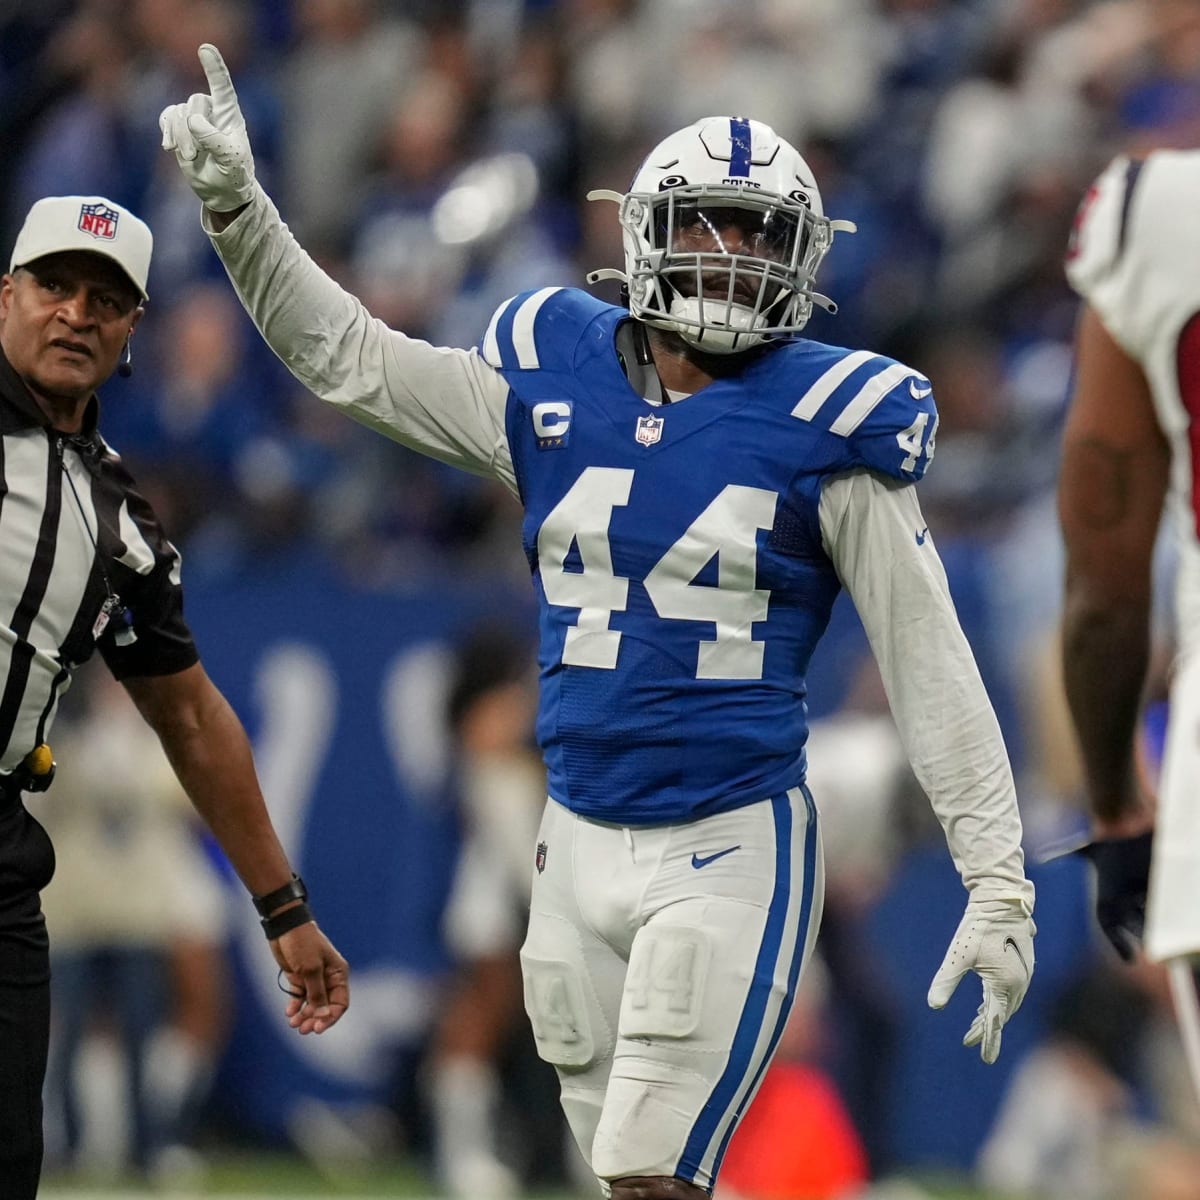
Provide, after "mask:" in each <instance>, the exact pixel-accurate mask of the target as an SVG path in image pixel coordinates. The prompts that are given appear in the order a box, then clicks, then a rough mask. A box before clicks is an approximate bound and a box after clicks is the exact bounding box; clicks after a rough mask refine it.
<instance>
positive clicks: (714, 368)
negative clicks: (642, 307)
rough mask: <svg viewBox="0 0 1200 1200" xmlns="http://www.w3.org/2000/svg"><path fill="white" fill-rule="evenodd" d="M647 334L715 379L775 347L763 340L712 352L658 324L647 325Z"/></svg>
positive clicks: (742, 368) (652, 340)
mask: <svg viewBox="0 0 1200 1200" xmlns="http://www.w3.org/2000/svg"><path fill="white" fill-rule="evenodd" d="M645 328H646V334H647V336H648V337H649V339H650V341H651V343H652V344H654V345H655V346H658V347H660V348H661V349H662V350H664V351H665V352H666V353H668V354H672V355H674V356H675V357H676V358H684V359H687V361H688V362H690V363H693V364H694V365H695V366H697V367H699V368H700V370H702V371H703V372H704V373H705V374H706V375H710V376H711V377H712V378H713V379H724V378H726V377H727V376H729V375H736V374H737V373H738V372H739V371H743V370H745V368H746V366H747V364H749V363H751V362H753V361H754V360H755V359H757V358H761V357H762V355H764V354H766V353H767V351H769V350H771V349H773V348H774V343H773V342H762V343H760V344H759V345H757V346H751V347H750V348H749V349H748V350H738V351H735V352H734V353H733V354H710V353H709V352H708V351H706V350H701V349H699V348H698V347H696V346H693V345H692V344H691V343H690V342H686V341H684V340H683V338H682V336H681V335H680V334H678V333H676V332H675V330H673V329H659V328H658V327H657V326H653V325H649V326H646V327H645Z"/></svg>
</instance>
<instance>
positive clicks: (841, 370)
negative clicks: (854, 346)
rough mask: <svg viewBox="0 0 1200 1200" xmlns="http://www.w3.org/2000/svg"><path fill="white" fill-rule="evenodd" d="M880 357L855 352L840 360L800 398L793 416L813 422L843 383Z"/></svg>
mask: <svg viewBox="0 0 1200 1200" xmlns="http://www.w3.org/2000/svg"><path fill="white" fill-rule="evenodd" d="M878 357H879V356H878V355H877V354H872V353H871V351H870V350H855V351H854V353H853V354H847V355H846V357H845V358H842V359H839V360H838V361H837V362H836V363H834V364H833V366H832V367H830V368H829V370H828V371H826V372H825V374H824V375H821V376H820V377H819V378H818V379H817V381H816V382H815V383H814V384H813V385H812V387H810V388H809V389H808V391H807V392H805V393H804V395H803V396H802V397H801V398H800V403H799V404H797V405H796V407H795V408H793V409H792V416H793V417H799V418H800V420H802V421H811V420H812V419H813V417H815V416H816V415H817V413H818V412H819V411H820V408H821V406H822V405H823V404H824V403H825V401H826V400H828V399H829V397H830V396H832V395H833V393H834V392H835V391H837V389H838V387H839V386H840V385H841V384H842V383H844V382H845V381H846V380H847V379H848V378H849V377H850V376H851V375H852V374H853V373H854V372H855V371H857V370H858V368H859V367H861V366H862V365H863V363H867V362H870V361H871V359H873V358H878Z"/></svg>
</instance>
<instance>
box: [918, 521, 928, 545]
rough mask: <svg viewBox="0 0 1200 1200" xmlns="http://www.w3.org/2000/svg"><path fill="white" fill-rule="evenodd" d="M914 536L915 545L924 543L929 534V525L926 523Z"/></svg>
mask: <svg viewBox="0 0 1200 1200" xmlns="http://www.w3.org/2000/svg"><path fill="white" fill-rule="evenodd" d="M916 536H917V545H918V546H923V545H925V539H926V538H927V537H928V536H929V526H928V525H926V526H925V528H924V529H922V530H921V532H920V533H918V534H917V535H916Z"/></svg>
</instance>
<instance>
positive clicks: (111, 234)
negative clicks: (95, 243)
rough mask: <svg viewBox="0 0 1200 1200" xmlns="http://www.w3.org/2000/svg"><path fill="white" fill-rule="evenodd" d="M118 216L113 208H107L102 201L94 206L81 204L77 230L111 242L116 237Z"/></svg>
mask: <svg viewBox="0 0 1200 1200" xmlns="http://www.w3.org/2000/svg"><path fill="white" fill-rule="evenodd" d="M120 216H121V214H120V213H119V212H117V210H116V209H115V208H109V206H108V205H107V204H105V203H104V201H103V200H101V201H99V202H98V203H96V204H81V205H80V206H79V228H80V229H82V230H83V232H84V233H90V234H91V235H92V237H94V238H103V239H104V240H105V241H106V242H111V241H112V240H113V238H115V237H116V236H117V221H118V220H119V219H120Z"/></svg>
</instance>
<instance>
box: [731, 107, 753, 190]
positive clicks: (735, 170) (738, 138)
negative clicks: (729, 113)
mask: <svg viewBox="0 0 1200 1200" xmlns="http://www.w3.org/2000/svg"><path fill="white" fill-rule="evenodd" d="M729 174H730V176H741V177H742V178H743V179H748V178H749V177H750V122H749V121H747V120H746V119H745V118H744V117H730V118H729Z"/></svg>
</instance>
